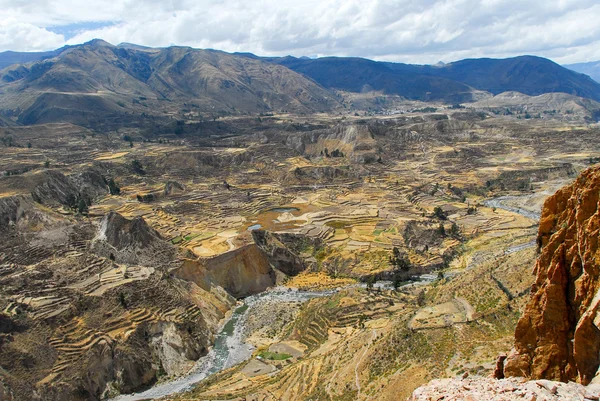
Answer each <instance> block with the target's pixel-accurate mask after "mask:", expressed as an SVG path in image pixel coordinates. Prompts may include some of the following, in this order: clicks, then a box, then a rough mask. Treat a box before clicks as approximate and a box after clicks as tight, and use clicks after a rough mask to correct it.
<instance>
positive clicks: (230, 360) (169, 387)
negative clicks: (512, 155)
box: [111, 287, 337, 401]
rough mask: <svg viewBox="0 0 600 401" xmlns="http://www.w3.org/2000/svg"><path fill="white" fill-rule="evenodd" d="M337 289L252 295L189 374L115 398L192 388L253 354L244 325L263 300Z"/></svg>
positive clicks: (126, 400) (124, 400) (299, 298)
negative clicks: (247, 341) (246, 340)
mask: <svg viewBox="0 0 600 401" xmlns="http://www.w3.org/2000/svg"><path fill="white" fill-rule="evenodd" d="M336 291H337V290H330V291H299V290H292V289H289V288H284V287H276V288H273V289H271V290H268V291H265V292H262V293H260V294H256V295H252V296H249V297H247V298H245V299H244V302H243V304H242V305H240V306H238V307H237V308H236V309H235V310H234V312H233V314H232V315H231V317H230V318H229V320H228V321H227V322H226V323H225V324H224V325H223V327H222V328H221V331H220V332H219V333H218V334H217V335H216V337H215V343H214V345H213V347H212V348H211V349H210V350H209V352H208V353H207V354H206V355H205V356H203V357H202V358H200V359H199V360H198V362H196V365H195V366H194V368H193V369H192V370H191V371H190V372H189V373H188V374H187V375H185V376H182V377H180V378H178V379H175V380H171V381H168V382H164V383H160V384H157V385H156V386H154V387H152V388H150V389H148V390H146V391H142V392H139V393H134V394H126V395H120V396H118V397H116V398H113V399H112V400H111V401H134V400H147V399H154V398H160V397H165V396H168V395H172V394H175V393H180V392H183V391H186V390H190V389H191V388H192V387H193V386H194V384H196V383H198V382H199V381H201V380H203V379H205V378H207V377H208V376H210V375H212V374H214V373H217V372H220V371H221V370H223V369H228V368H230V367H232V366H234V365H237V364H238V363H240V362H244V361H245V360H248V359H249V358H250V357H251V356H252V353H253V352H254V347H253V346H252V345H250V344H248V343H246V342H245V341H244V340H245V336H244V327H245V322H246V320H247V318H248V316H249V315H250V314H251V313H252V312H253V311H254V310H256V309H257V308H258V307H260V305H261V303H266V302H273V301H279V302H305V301H308V300H309V299H311V298H316V297H322V296H327V295H331V294H333V293H335V292H336Z"/></svg>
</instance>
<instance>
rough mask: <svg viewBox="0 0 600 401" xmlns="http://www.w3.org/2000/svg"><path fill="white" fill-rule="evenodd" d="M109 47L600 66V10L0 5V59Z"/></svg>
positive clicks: (257, 2)
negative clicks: (541, 60)
mask: <svg viewBox="0 0 600 401" xmlns="http://www.w3.org/2000/svg"><path fill="white" fill-rule="evenodd" d="M94 38H101V39H104V40H106V41H107V42H109V43H112V44H115V45H116V44H119V43H122V42H130V43H135V44H139V45H144V46H152V47H164V46H171V45H179V46H191V47H196V48H212V49H220V50H224V51H228V52H251V53H254V54H257V55H261V56H285V55H293V56H297V57H299V56H309V57H321V56H357V57H366V58H371V59H375V60H382V61H398V62H408V63H418V64H433V63H436V62H438V61H443V62H450V61H454V60H459V59H464V58H472V57H495V58H501V57H511V56H517V55H523V54H533V55H538V56H542V57H547V58H550V59H552V60H554V61H556V62H558V63H561V64H568V63H575V62H586V61H595V60H600V1H598V0H538V1H529V0H479V1H476V0H423V1H417V0H371V1H370V0H220V1H205V0H135V1H134V0H88V1H81V0H62V1H55V0H11V1H8V0H0V51H4V50H15V51H44V50H52V49H56V48H59V47H62V46H64V45H73V44H79V43H84V42H86V41H89V40H91V39H94Z"/></svg>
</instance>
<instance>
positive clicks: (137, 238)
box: [92, 211, 175, 265]
mask: <svg viewBox="0 0 600 401" xmlns="http://www.w3.org/2000/svg"><path fill="white" fill-rule="evenodd" d="M92 243H93V246H92V247H93V249H94V251H95V252H96V253H97V254H98V255H100V256H104V257H106V258H110V259H112V260H115V261H116V262H118V263H131V264H139V263H142V264H143V263H145V262H147V263H149V264H150V265H152V264H156V263H157V262H158V261H161V262H166V261H168V260H171V259H172V258H173V256H174V254H175V248H174V247H173V246H171V244H170V243H168V242H167V241H166V240H164V239H163V238H162V237H161V236H160V234H159V233H158V232H157V231H156V230H155V229H153V228H152V227H150V226H149V225H148V224H147V223H146V221H145V220H144V219H143V218H142V217H136V218H134V219H132V220H129V219H126V218H125V217H123V216H121V215H120V214H119V213H116V212H112V211H111V212H110V213H108V214H106V215H105V216H104V217H103V218H102V220H101V221H100V224H99V227H98V231H97V234H96V238H94V240H93V242H92Z"/></svg>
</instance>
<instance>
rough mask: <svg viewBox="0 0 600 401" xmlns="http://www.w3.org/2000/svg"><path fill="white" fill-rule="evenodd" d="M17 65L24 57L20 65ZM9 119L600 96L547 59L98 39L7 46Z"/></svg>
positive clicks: (85, 121) (2, 76)
mask: <svg viewBox="0 0 600 401" xmlns="http://www.w3.org/2000/svg"><path fill="white" fill-rule="evenodd" d="M15 63H16V64H15ZM0 67H4V68H3V69H2V70H0V118H1V120H0V121H3V124H4V125H6V124H8V123H10V122H13V123H17V124H25V125H27V124H34V123H44V122H55V121H70V122H74V123H78V124H82V125H90V124H91V122H93V121H96V120H98V119H103V120H106V119H110V118H122V117H124V116H135V115H162V116H174V115H176V114H178V113H180V112H181V110H189V111H194V112H197V113H200V114H202V115H210V116H215V115H225V114H234V115H235V114H255V113H261V112H274V111H275V112H295V113H312V112H325V111H332V110H336V109H341V108H343V106H344V105H343V104H342V100H343V99H342V96H340V94H339V93H338V92H337V91H346V92H372V91H376V92H379V93H382V94H385V95H397V96H401V97H403V98H406V99H410V100H422V101H441V102H446V103H452V104H454V103H462V102H471V101H478V100H481V99H485V98H489V97H491V96H492V95H497V94H500V93H503V92H506V91H518V92H521V93H523V94H526V95H530V96H537V95H541V94H544V93H552V92H562V93H567V94H570V95H575V96H579V97H583V98H589V99H594V100H600V84H599V83H598V82H596V81H594V80H592V79H591V78H590V77H589V76H587V75H584V74H581V73H577V72H574V71H571V70H569V69H567V68H564V67H561V66H560V65H558V64H556V63H554V62H552V61H550V60H547V59H544V58H540V57H534V56H521V57H515V58H509V59H468V60H461V61H457V62H454V63H449V64H438V65H434V66H431V65H411V64H402V63H389V62H377V61H372V60H368V59H362V58H350V57H324V58H317V59H309V58H295V57H290V56H288V57H275V58H274V57H258V56H255V55H253V54H249V53H233V54H231V53H226V52H222V51H217V50H200V49H193V48H190V47H178V46H172V47H167V48H148V47H143V46H138V45H134V44H129V43H126V44H121V45H118V46H113V45H111V44H109V43H107V42H105V41H102V40H99V39H95V40H92V41H90V42H87V43H85V44H82V45H76V46H67V47H63V48H61V49H57V50H55V51H52V52H40V53H17V52H4V53H0Z"/></svg>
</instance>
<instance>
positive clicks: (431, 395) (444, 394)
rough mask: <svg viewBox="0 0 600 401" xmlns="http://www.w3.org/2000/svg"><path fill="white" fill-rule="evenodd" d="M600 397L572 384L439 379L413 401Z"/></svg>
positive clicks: (598, 390) (418, 392)
mask: <svg viewBox="0 0 600 401" xmlns="http://www.w3.org/2000/svg"><path fill="white" fill-rule="evenodd" d="M599 396H600V388H599V387H598V386H597V385H595V386H588V387H586V386H582V385H581V384H577V383H573V382H569V383H561V382H553V381H549V380H532V381H525V380H523V379H516V378H509V379H502V380H496V379H492V378H485V377H473V378H471V377H469V378H465V379H462V380H461V379H438V380H433V381H431V382H430V383H429V384H428V385H427V386H423V387H419V388H418V389H417V390H415V392H414V393H413V395H412V397H411V398H410V401H429V400H440V399H455V400H465V401H471V400H473V401H476V400H490V401H492V400H493V401H512V400H528V401H531V400H539V401H551V400H557V401H558V400H582V401H583V400H596V399H598V397H599Z"/></svg>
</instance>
